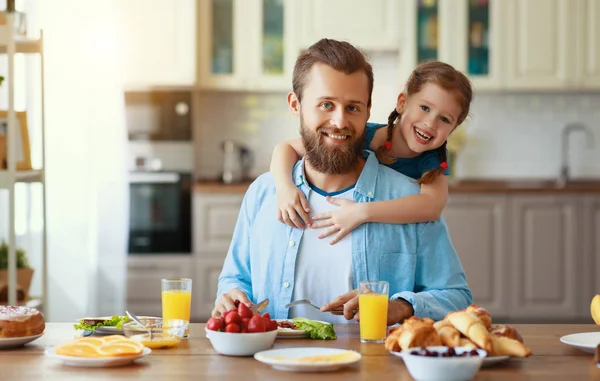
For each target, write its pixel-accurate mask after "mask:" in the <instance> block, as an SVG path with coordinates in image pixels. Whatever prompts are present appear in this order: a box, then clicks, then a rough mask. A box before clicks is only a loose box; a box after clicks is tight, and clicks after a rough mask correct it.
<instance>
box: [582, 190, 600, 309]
mask: <svg viewBox="0 0 600 381" xmlns="http://www.w3.org/2000/svg"><path fill="white" fill-rule="evenodd" d="M581 202H582V205H583V210H582V212H583V220H582V221H583V226H582V231H583V237H584V238H583V239H582V245H583V253H584V263H583V266H582V269H581V277H582V278H583V283H584V287H583V290H582V293H581V294H582V295H581V301H580V314H581V316H584V317H587V318H589V316H590V315H589V314H590V302H591V301H592V298H593V297H594V295H596V294H600V196H598V195H595V196H592V195H588V196H586V197H584V198H583V199H582V200H581Z"/></svg>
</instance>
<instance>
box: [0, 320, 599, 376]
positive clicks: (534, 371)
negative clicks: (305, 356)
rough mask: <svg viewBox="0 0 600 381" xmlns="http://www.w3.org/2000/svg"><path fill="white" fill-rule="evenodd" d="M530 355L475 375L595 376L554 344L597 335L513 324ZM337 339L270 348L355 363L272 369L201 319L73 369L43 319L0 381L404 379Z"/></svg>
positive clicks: (589, 328)
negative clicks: (216, 341)
mask: <svg viewBox="0 0 600 381" xmlns="http://www.w3.org/2000/svg"><path fill="white" fill-rule="evenodd" d="M514 327H516V328H517V329H518V330H519V331H520V332H521V334H522V336H523V338H524V340H525V344H527V345H528V346H529V347H530V348H531V350H532V351H533V355H532V356H531V357H529V358H525V359H510V360H508V361H506V362H503V363H500V364H496V365H494V366H491V367H484V368H481V370H480V371H479V373H478V374H477V376H476V378H475V380H567V381H568V380H598V381H600V369H599V368H597V367H596V366H595V364H594V363H593V360H592V359H593V355H591V354H589V353H585V352H581V351H579V350H577V349H575V348H572V347H570V346H568V345H565V344H563V343H561V342H560V341H559V338H560V337H561V336H563V335H567V334H571V333H578V332H599V331H600V327H598V326H595V325H585V324H577V325H567V324H529V325H516V324H515V325H514ZM335 330H336V333H337V335H338V339H337V340H335V341H320V340H308V339H277V340H276V341H275V345H274V348H289V347H307V346H318V347H332V348H344V349H352V350H355V351H358V352H360V353H361V354H362V355H363V357H362V360H361V361H360V362H359V363H357V364H354V365H353V366H349V367H346V368H343V369H342V370H338V371H335V372H333V373H290V372H282V371H277V370H273V369H272V368H271V367H269V366H268V365H266V364H263V363H260V362H258V361H256V360H254V359H253V358H252V357H227V356H222V355H219V354H218V353H216V352H215V351H214V350H213V348H212V346H211V344H210V342H209V341H208V339H206V337H205V335H204V324H192V327H191V333H190V335H191V338H190V339H189V340H186V341H184V342H182V344H180V345H179V347H177V348H173V349H164V350H154V351H152V353H151V354H150V355H149V356H146V357H144V358H142V359H139V360H137V361H136V362H135V363H133V364H132V365H127V366H124V367H117V368H75V367H68V366H64V365H62V363H60V362H58V361H57V360H53V359H50V358H47V357H45V356H44V350H45V348H47V347H50V346H55V345H58V344H62V343H64V342H66V341H68V340H69V339H71V338H73V337H76V336H78V333H77V332H76V331H75V330H74V329H73V324H68V323H49V324H47V326H46V332H45V334H44V336H42V337H41V338H40V339H38V340H36V341H34V342H32V343H30V344H28V345H26V346H25V347H21V348H19V349H9V350H6V349H5V350H0V380H3V381H4V380H11V381H20V380H86V381H90V380H111V381H118V380H132V379H144V380H152V381H154V380H178V381H183V380H218V381H221V380H240V381H242V380H261V381H262V380H286V381H296V380H344V381H347V380H382V381H383V380H396V381H404V380H407V381H408V380H412V377H411V376H410V374H409V373H408V370H407V369H406V367H405V366H404V363H403V362H402V360H401V359H400V358H398V357H395V356H393V355H391V354H389V353H388V352H387V351H386V350H385V348H384V347H383V344H362V343H361V342H360V340H359V335H358V326H357V325H350V326H336V327H335Z"/></svg>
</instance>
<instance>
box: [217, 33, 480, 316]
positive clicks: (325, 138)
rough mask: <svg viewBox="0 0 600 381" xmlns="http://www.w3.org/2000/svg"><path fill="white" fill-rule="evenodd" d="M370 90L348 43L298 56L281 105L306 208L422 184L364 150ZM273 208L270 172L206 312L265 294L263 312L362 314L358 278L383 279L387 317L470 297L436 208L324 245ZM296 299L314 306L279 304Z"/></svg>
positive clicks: (252, 198) (432, 310)
mask: <svg viewBox="0 0 600 381" xmlns="http://www.w3.org/2000/svg"><path fill="white" fill-rule="evenodd" d="M372 91H373V71H372V68H371V65H370V64H369V63H368V62H367V61H366V59H365V57H364V56H363V54H362V53H361V52H360V51H359V50H358V49H356V48H355V47H354V46H352V45H351V44H349V43H347V42H340V41H335V40H328V39H323V40H321V41H319V42H317V43H316V44H314V45H313V46H311V47H310V48H309V49H308V50H307V51H306V52H304V53H302V54H301V55H300V56H299V57H298V59H297V61H296V65H295V67H294V74H293V91H292V92H291V93H289V94H288V105H289V108H290V110H291V111H292V112H293V113H294V114H295V115H297V116H299V117H300V135H301V137H302V142H303V144H304V147H305V148H306V154H305V156H304V158H303V159H302V160H300V161H298V163H297V164H296V166H295V168H294V171H293V179H294V183H295V184H296V185H297V186H298V188H299V189H300V190H301V191H302V192H303V193H304V195H305V196H306V198H307V200H308V202H309V206H310V210H311V213H315V214H320V213H324V212H327V211H329V210H330V209H331V208H334V207H336V206H335V205H332V204H331V203H329V202H327V199H326V198H327V197H328V196H336V197H338V198H346V199H350V200H353V201H355V202H371V201H381V200H391V199H395V198H398V197H404V196H408V195H411V194H418V193H419V186H418V185H417V184H415V183H414V182H413V181H411V179H409V178H408V177H406V176H404V175H402V174H400V173H398V172H396V171H394V170H392V169H390V168H387V167H385V166H383V165H380V164H379V162H378V161H377V158H376V157H375V155H374V154H369V153H367V152H366V151H365V152H364V153H362V152H361V147H362V139H363V134H364V133H365V125H366V122H367V120H368V119H369V112H370V108H371V94H372ZM363 155H364V156H363ZM276 210H277V205H276V194H275V183H274V180H273V176H272V175H271V174H270V173H266V174H263V175H261V176H260V177H259V178H258V179H256V180H255V181H254V182H253V183H252V184H251V185H250V187H249V189H248V191H247V192H246V195H245V197H244V201H243V203H242V206H241V210H240V214H239V217H238V221H237V224H236V228H235V231H234V234H233V239H232V242H231V246H230V248H229V252H228V254H227V258H226V259H225V263H224V265H223V270H222V272H221V275H220V277H219V284H218V292H217V300H216V302H215V308H214V310H213V316H219V315H220V314H221V313H222V312H224V311H227V310H229V309H231V308H233V307H234V302H235V300H239V301H241V302H244V303H247V304H252V303H257V302H260V301H262V300H264V299H266V298H268V299H269V300H270V303H269V305H268V307H267V309H266V310H265V311H266V312H269V313H270V315H271V317H272V318H274V319H286V318H291V317H296V316H301V317H308V318H311V319H316V320H325V321H329V322H333V323H345V322H348V321H350V320H351V319H355V320H358V319H359V314H358V312H357V309H358V308H357V307H358V297H357V293H356V289H357V288H358V284H359V283H360V281H363V280H380V281H387V282H389V295H390V297H389V302H388V325H392V324H395V323H398V322H402V321H403V320H404V319H405V318H408V317H410V316H412V315H416V316H419V317H429V318H432V319H434V320H440V319H442V318H443V317H444V316H445V315H446V314H447V313H448V312H450V311H455V310H459V309H463V308H466V307H467V306H468V305H469V304H471V301H472V296H471V291H470V290H469V288H468V286H467V282H466V278H465V274H464V271H463V268H462V265H461V263H460V260H459V258H458V255H457V254H456V251H455V250H454V248H453V246H452V243H451V242H450V238H449V236H448V230H447V228H446V225H445V223H444V221H443V219H440V220H438V221H434V222H427V223H416V224H403V225H400V224H382V223H366V224H363V225H361V226H359V227H358V228H356V229H355V230H354V231H352V232H351V233H350V234H348V235H346V236H345V237H344V238H343V239H342V240H340V241H339V242H338V243H337V244H336V245H329V244H328V243H327V242H326V240H321V239H319V238H318V237H317V235H318V231H317V230H315V229H299V228H291V227H289V226H288V225H285V224H282V223H280V222H279V221H277V219H275V218H274V217H273V216H274V215H275V214H276ZM298 299H310V300H312V301H313V303H316V304H317V305H318V306H322V308H321V311H319V310H317V309H315V308H312V307H310V306H301V307H294V308H292V309H288V308H286V307H285V306H286V304H288V303H290V302H291V301H293V300H298ZM337 308H343V313H344V316H343V317H342V316H335V315H333V314H331V313H329V311H331V310H333V309H337Z"/></svg>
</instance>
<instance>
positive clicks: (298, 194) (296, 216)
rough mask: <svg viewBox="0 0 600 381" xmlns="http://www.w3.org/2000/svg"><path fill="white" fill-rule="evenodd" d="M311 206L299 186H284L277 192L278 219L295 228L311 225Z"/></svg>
mask: <svg viewBox="0 0 600 381" xmlns="http://www.w3.org/2000/svg"><path fill="white" fill-rule="evenodd" d="M308 213H310V208H309V207H308V201H306V197H304V193H302V191H301V190H300V189H298V188H297V187H295V186H294V187H289V188H284V189H283V190H282V191H278V192H277V219H278V220H279V221H280V222H283V223H284V224H287V225H289V226H291V227H293V228H299V229H304V227H305V225H306V226H309V227H310V226H311V223H310V218H309V217H308Z"/></svg>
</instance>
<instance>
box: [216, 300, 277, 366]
mask: <svg viewBox="0 0 600 381" xmlns="http://www.w3.org/2000/svg"><path fill="white" fill-rule="evenodd" d="M205 331H206V337H208V340H210V343H211V344H212V346H213V348H214V349H215V351H217V352H219V353H220V354H222V355H227V356H252V355H254V354H255V353H257V352H260V351H263V350H265V349H269V348H271V347H272V346H273V343H274V342H275V338H276V337H277V322H276V321H275V320H272V319H271V317H270V316H269V314H268V313H264V314H262V315H260V314H258V313H255V312H252V311H251V310H250V308H248V306H246V305H245V304H244V303H239V304H238V307H237V308H234V309H231V310H229V311H226V312H224V313H223V314H222V315H221V317H218V318H214V317H213V318H210V319H208V321H207V322H206V327H205Z"/></svg>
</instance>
